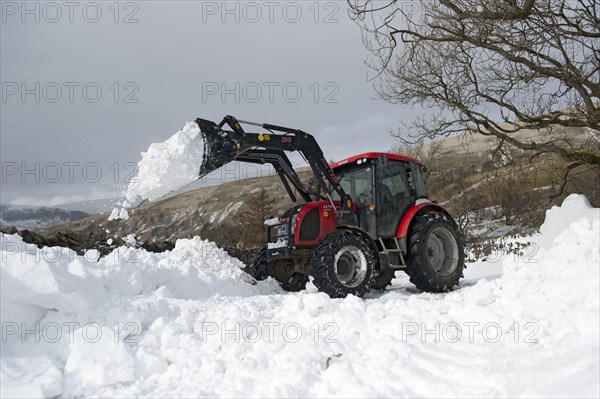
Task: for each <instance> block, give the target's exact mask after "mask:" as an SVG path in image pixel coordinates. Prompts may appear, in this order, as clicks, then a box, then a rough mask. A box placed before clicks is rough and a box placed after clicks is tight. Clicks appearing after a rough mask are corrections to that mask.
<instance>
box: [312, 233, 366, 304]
mask: <svg viewBox="0 0 600 399" xmlns="http://www.w3.org/2000/svg"><path fill="white" fill-rule="evenodd" d="M375 255H376V254H374V253H373V249H372V248H371V245H370V243H369V241H368V239H367V238H366V237H364V236H363V235H362V234H360V233H359V232H356V231H352V230H345V229H340V230H336V231H335V232H333V233H331V234H329V235H328V236H327V237H325V239H324V240H323V241H321V243H319V245H318V246H317V248H316V249H315V252H314V255H313V257H312V259H311V267H312V272H313V278H314V280H313V283H314V284H315V286H316V287H317V288H318V289H319V291H322V292H324V293H326V294H327V295H329V296H330V297H331V298H343V297H345V296H347V295H350V294H352V295H356V296H359V297H362V296H363V295H364V294H366V293H367V292H369V289H370V288H371V285H372V284H373V278H374V273H375V269H376V267H377V262H378V260H377V258H376V257H375Z"/></svg>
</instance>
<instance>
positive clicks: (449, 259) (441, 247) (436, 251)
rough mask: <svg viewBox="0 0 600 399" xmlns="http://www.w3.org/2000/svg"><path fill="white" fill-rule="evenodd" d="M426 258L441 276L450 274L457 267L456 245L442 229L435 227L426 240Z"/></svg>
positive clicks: (449, 234) (446, 231) (451, 237)
mask: <svg viewBox="0 0 600 399" xmlns="http://www.w3.org/2000/svg"><path fill="white" fill-rule="evenodd" d="M427 257H428V258H429V262H430V264H431V266H432V267H433V269H434V270H435V271H436V272H438V273H439V274H441V275H444V276H447V275H450V274H452V273H453V272H454V271H455V270H456V268H457V267H458V245H457V243H456V240H455V239H454V236H453V235H452V233H451V232H450V231H448V230H447V229H446V228H444V227H436V228H435V229H433V230H432V231H431V233H430V234H429V239H428V240H427Z"/></svg>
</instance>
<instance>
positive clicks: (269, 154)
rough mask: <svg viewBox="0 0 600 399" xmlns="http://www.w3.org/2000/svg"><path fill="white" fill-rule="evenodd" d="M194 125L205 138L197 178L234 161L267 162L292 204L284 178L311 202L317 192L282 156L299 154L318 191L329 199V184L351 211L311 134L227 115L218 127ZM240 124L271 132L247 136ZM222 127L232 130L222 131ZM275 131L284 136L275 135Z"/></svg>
mask: <svg viewBox="0 0 600 399" xmlns="http://www.w3.org/2000/svg"><path fill="white" fill-rule="evenodd" d="M196 123H197V124H198V126H199V127H200V130H201V132H202V134H203V135H204V138H205V155H204V162H203V163H202V166H201V168H200V176H204V175H206V174H208V173H210V172H212V171H213V170H215V169H218V168H219V167H221V166H223V165H225V164H226V163H229V162H231V161H234V160H235V161H242V162H253V163H270V164H272V165H273V166H274V167H275V170H276V171H277V173H278V174H279V175H280V177H281V178H282V181H283V182H284V185H285V186H286V189H287V191H288V194H290V197H291V198H292V200H293V201H295V198H294V196H293V195H292V194H291V190H290V189H289V185H288V182H287V181H286V179H284V178H283V176H285V177H286V178H287V180H289V182H290V183H292V185H294V187H295V188H296V189H297V190H298V192H299V193H300V195H301V196H302V197H303V199H304V200H305V201H310V198H311V195H317V193H316V192H315V191H314V190H313V189H311V188H310V187H308V186H306V185H305V184H303V183H302V182H301V181H300V179H299V177H298V175H297V174H296V172H295V171H294V170H293V168H292V166H291V162H290V161H289V158H288V157H287V155H286V154H285V152H287V151H298V152H299V153H300V154H302V156H303V157H304V158H305V159H306V161H307V162H308V164H309V166H310V168H311V169H312V172H313V174H314V175H315V177H316V178H317V179H316V180H317V182H318V184H319V186H320V188H321V190H322V191H323V192H324V193H326V195H327V196H328V195H329V194H328V189H327V183H329V184H330V185H331V187H332V188H333V190H335V191H336V192H337V194H338V195H339V196H340V198H341V199H342V200H343V201H342V210H348V211H349V208H351V203H350V202H349V200H350V198H349V196H348V195H347V194H346V193H345V192H344V190H343V188H342V187H341V185H340V184H339V182H338V181H337V178H336V177H335V174H334V173H333V169H332V168H331V166H330V165H329V163H328V162H327V160H326V159H325V156H324V155H323V151H322V150H321V147H320V146H319V144H318V143H317V141H316V140H315V138H314V137H313V136H312V135H311V134H308V133H306V132H304V131H302V130H298V129H291V128H287V127H282V126H277V125H271V124H266V123H255V122H248V121H242V120H239V121H238V120H237V119H236V118H235V117H233V116H230V115H228V116H226V117H225V118H223V120H222V121H221V122H220V123H219V124H218V125H217V124H215V123H214V122H212V121H207V120H205V119H200V118H198V119H196ZM241 124H245V125H252V126H258V127H261V128H263V129H265V130H267V131H269V132H270V133H247V132H246V131H245V130H244V129H243V128H242V126H241ZM225 125H227V126H228V127H229V128H231V130H224V129H223V127H224V126H225ZM274 132H281V133H284V134H275V133H274ZM329 199H330V198H329ZM330 200H331V199H330Z"/></svg>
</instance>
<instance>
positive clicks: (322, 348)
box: [0, 196, 600, 397]
mask: <svg viewBox="0 0 600 399" xmlns="http://www.w3.org/2000/svg"><path fill="white" fill-rule="evenodd" d="M599 213H600V210H598V209H593V208H591V207H590V206H589V204H588V203H587V201H586V200H585V198H584V197H581V196H570V197H569V198H567V199H566V200H565V202H564V203H563V205H562V206H561V207H555V208H553V209H551V210H549V211H548V213H547V217H546V222H545V223H544V226H543V227H542V229H541V230H542V232H541V235H540V236H535V237H532V238H531V241H533V242H534V243H535V244H534V245H533V247H532V248H533V250H534V251H533V253H532V254H530V255H528V256H527V257H521V258H519V257H515V256H514V255H512V254H511V255H508V256H507V257H506V258H505V259H504V260H503V261H502V262H499V263H484V262H481V263H477V264H471V265H469V268H468V269H467V270H466V273H465V280H464V281H463V283H462V284H461V288H460V289H457V290H456V291H453V292H450V293H447V294H427V293H422V292H419V291H418V290H416V289H415V288H414V287H413V286H412V285H411V284H410V283H409V282H408V280H407V278H406V277H405V276H404V275H402V274H401V273H398V278H397V279H396V280H395V281H394V286H393V287H391V289H389V290H388V291H385V292H384V293H372V294H370V295H369V296H368V297H367V298H365V299H364V300H363V299H359V298H356V297H348V298H345V299H330V298H329V297H327V296H326V295H325V294H322V293H318V292H316V290H315V288H314V287H313V286H312V285H311V286H310V287H309V288H308V289H307V291H304V292H300V293H284V292H283V291H281V290H280V289H279V288H278V287H277V286H276V284H275V283H274V282H273V281H272V280H267V281H264V282H259V283H258V284H256V285H250V284H246V283H244V282H242V281H241V280H240V279H241V278H242V276H243V273H242V272H241V271H240V270H239V267H240V266H241V264H240V263H239V262H238V261H236V260H234V259H232V258H230V257H228V256H227V255H226V254H225V253H223V252H222V251H219V250H217V249H216V248H215V247H214V245H212V244H210V243H207V242H206V241H201V240H200V239H197V238H196V239H193V240H179V241H178V242H177V245H176V247H175V249H174V250H173V251H171V252H167V253H163V254H152V253H147V252H145V251H143V250H139V249H134V248H120V249H118V250H117V251H115V252H113V254H111V255H109V256H107V257H105V258H102V259H100V260H99V261H98V262H95V261H94V260H93V257H91V258H92V259H91V260H90V259H86V258H84V257H79V256H75V255H74V254H73V253H72V252H71V251H69V250H66V249H57V248H51V249H48V248H45V249H42V250H37V249H36V250H34V249H31V248H25V247H24V246H23V243H22V241H21V240H20V239H19V238H18V237H16V236H4V237H2V257H3V259H2V269H1V271H2V276H1V282H2V291H1V294H2V295H1V299H2V307H1V308H2V321H3V331H2V333H3V340H2V351H1V358H0V363H1V374H0V377H1V380H2V396H3V397H4V396H45V397H52V396H59V395H60V396H73V395H81V396H92V395H93V396H101V397H144V396H145V397H186V396H187V397H201V396H211V397H213V396H220V397H289V396H294V397H332V396H336V397H383V396H386V397H387V396H395V397H398V396H402V397H423V396H424V397H441V396H443V397H499V396H500V397H517V396H522V397H598V395H599V394H600V386H599V380H598V375H599V373H600V366H599V362H600V360H599V359H600V348H599V342H598V337H599V335H600V331H599V325H600V319H599V314H600V309H599V303H600V298H599V292H600V287H599V280H600V273H599V267H600V259H599V253H600V242H599V241H600V226H599V224H600V214H599ZM15 246H16V247H15ZM44 251H47V252H48V253H47V254H46V255H44ZM59 254H60V255H62V256H66V257H67V258H68V257H71V258H68V259H69V260H68V261H67V260H62V261H54V262H50V261H48V258H50V257H51V256H52V255H53V256H55V257H56V256H58V255H59ZM21 323H26V324H25V325H24V327H21ZM35 323H39V327H37V330H39V333H37V334H36V333H35V330H36V327H35V325H36V324H35ZM53 323H54V324H53ZM67 323H78V324H77V325H75V326H74V327H73V331H72V334H67V328H66V325H67ZM55 324H56V325H58V326H60V327H62V330H63V331H62V335H61V336H60V339H58V340H55V339H54V337H55V336H56V334H55V333H54V331H55V330H56V328H55V327H56V326H55ZM53 327H54V330H53V329H52V328H53ZM24 328H28V329H30V330H33V331H34V332H30V333H29V334H25V336H23V330H24ZM70 335H71V336H70ZM23 341H24V342H25V343H22V342H23Z"/></svg>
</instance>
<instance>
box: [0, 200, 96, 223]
mask: <svg viewBox="0 0 600 399" xmlns="http://www.w3.org/2000/svg"><path fill="white" fill-rule="evenodd" d="M88 216H90V214H89V213H86V212H81V211H70V210H64V209H59V208H54V207H45V206H41V207H40V206H29V205H0V226H15V227H17V228H21V229H31V228H39V227H47V226H53V225H56V224H63V223H70V222H75V221H77V220H81V219H83V218H86V217H88Z"/></svg>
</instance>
